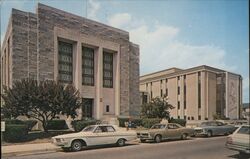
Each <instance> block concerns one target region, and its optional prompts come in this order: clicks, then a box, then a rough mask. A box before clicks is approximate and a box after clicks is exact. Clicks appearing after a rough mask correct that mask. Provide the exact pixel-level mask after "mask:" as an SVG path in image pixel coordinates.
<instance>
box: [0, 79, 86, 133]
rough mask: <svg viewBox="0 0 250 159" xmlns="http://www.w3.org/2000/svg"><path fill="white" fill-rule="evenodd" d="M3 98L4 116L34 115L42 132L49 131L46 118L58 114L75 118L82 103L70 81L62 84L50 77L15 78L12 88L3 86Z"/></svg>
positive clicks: (51, 118) (50, 118) (54, 116)
mask: <svg viewBox="0 0 250 159" xmlns="http://www.w3.org/2000/svg"><path fill="white" fill-rule="evenodd" d="M2 98H3V99H4V106H3V112H4V114H5V115H6V116H11V117H13V118H16V117H18V116H20V115H24V116H27V117H28V118H30V117H32V118H35V119H37V120H39V121H41V122H42V126H43V129H44V131H45V132H48V129H47V125H48V122H49V121H51V120H53V119H55V118H57V117H58V115H66V116H67V117H68V116H71V117H72V118H75V117H76V116H77V112H76V109H77V108H79V106H80V105H81V103H80V98H79V92H78V91H77V90H76V88H75V87H74V86H73V85H63V84H60V83H57V82H55V81H52V80H45V81H41V82H38V81H36V80H34V79H22V80H20V81H15V82H14V83H13V86H12V88H7V87H4V94H3V95H2Z"/></svg>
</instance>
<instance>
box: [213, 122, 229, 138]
mask: <svg viewBox="0 0 250 159" xmlns="http://www.w3.org/2000/svg"><path fill="white" fill-rule="evenodd" d="M216 124H217V126H218V134H220V135H221V134H226V133H228V132H229V128H228V127H227V125H225V124H224V123H222V122H216Z"/></svg>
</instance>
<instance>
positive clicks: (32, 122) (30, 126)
mask: <svg viewBox="0 0 250 159" xmlns="http://www.w3.org/2000/svg"><path fill="white" fill-rule="evenodd" d="M22 122H23V124H25V125H27V126H28V131H31V130H32V128H33V127H34V126H35V125H36V124H37V120H24V121H22Z"/></svg>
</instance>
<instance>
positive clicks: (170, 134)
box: [165, 124, 178, 139]
mask: <svg viewBox="0 0 250 159" xmlns="http://www.w3.org/2000/svg"><path fill="white" fill-rule="evenodd" d="M177 131H178V129H176V126H175V125H174V124H168V125H167V129H166V131H165V136H166V137H167V138H169V139H173V138H176V136H177V133H176V132H177Z"/></svg>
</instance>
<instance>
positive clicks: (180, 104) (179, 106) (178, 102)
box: [178, 101, 181, 109]
mask: <svg viewBox="0 0 250 159" xmlns="http://www.w3.org/2000/svg"><path fill="white" fill-rule="evenodd" d="M180 106H181V104H180V101H178V109H180Z"/></svg>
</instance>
